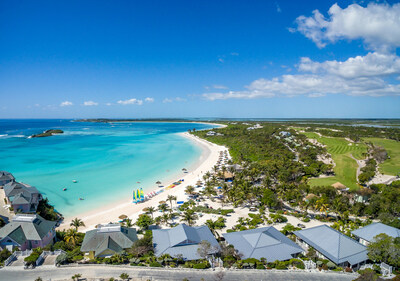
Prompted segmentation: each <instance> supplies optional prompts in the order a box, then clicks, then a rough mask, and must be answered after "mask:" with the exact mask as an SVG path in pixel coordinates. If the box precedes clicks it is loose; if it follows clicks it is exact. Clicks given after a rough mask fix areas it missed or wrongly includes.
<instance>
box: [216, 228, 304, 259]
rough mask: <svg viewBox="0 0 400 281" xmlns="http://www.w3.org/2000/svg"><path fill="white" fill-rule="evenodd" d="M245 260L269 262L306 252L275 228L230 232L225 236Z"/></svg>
mask: <svg viewBox="0 0 400 281" xmlns="http://www.w3.org/2000/svg"><path fill="white" fill-rule="evenodd" d="M223 237H224V238H225V240H226V242H228V243H229V244H231V245H232V246H233V247H234V248H235V249H236V251H237V252H238V253H239V254H241V255H242V258H243V259H248V258H255V259H258V260H259V259H261V258H266V259H267V261H269V262H274V261H276V260H278V261H284V260H290V259H292V258H295V257H296V256H297V255H298V254H300V253H301V252H303V251H304V250H303V249H302V248H301V247H300V246H299V245H297V244H296V243H294V242H293V241H292V240H290V239H289V238H287V237H286V236H285V235H283V234H282V233H281V232H280V231H278V230H276V229H275V228H274V227H272V226H269V227H261V228H257V229H250V230H244V231H239V232H230V233H225V234H223Z"/></svg>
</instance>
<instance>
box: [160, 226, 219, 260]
mask: <svg viewBox="0 0 400 281" xmlns="http://www.w3.org/2000/svg"><path fill="white" fill-rule="evenodd" d="M203 240H205V241H208V242H209V243H210V244H211V246H212V247H214V249H213V250H212V253H215V252H217V251H218V250H219V244H218V242H217V239H215V237H214V235H213V234H212V233H211V231H210V229H209V228H208V227H207V226H205V225H204V226H197V227H191V226H187V225H186V224H180V225H178V226H176V227H174V228H170V229H155V230H153V245H154V253H155V255H156V256H161V255H163V254H169V255H171V256H172V257H176V256H178V255H181V256H182V258H184V259H186V260H197V259H200V258H201V257H200V256H199V254H198V253H197V249H198V248H199V243H200V242H201V241H203ZM215 248H216V249H215Z"/></svg>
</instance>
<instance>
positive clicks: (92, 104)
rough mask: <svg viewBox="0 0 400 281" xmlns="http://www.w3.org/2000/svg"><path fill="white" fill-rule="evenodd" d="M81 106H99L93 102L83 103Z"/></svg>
mask: <svg viewBox="0 0 400 281" xmlns="http://www.w3.org/2000/svg"><path fill="white" fill-rule="evenodd" d="M83 105H84V106H96V105H99V104H98V103H97V102H94V101H85V102H84V103H83Z"/></svg>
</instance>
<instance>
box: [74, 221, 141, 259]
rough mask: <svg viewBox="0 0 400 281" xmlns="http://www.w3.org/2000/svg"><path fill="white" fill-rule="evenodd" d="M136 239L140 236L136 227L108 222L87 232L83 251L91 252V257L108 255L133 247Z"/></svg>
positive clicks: (82, 247)
mask: <svg viewBox="0 0 400 281" xmlns="http://www.w3.org/2000/svg"><path fill="white" fill-rule="evenodd" d="M136 240H138V237H137V234H136V229H135V228H128V227H122V226H120V225H119V224H106V225H101V226H99V227H98V228H96V229H94V230H90V231H88V232H86V234H85V238H84V239H83V242H82V246H81V251H82V252H84V253H86V254H89V258H91V259H94V258H96V257H108V256H112V255H114V254H120V253H122V252H123V251H124V250H125V249H128V248H130V247H132V245H133V243H134V242H135V241H136Z"/></svg>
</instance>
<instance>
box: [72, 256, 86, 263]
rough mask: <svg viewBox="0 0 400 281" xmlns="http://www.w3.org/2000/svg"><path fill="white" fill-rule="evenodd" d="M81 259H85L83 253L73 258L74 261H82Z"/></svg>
mask: <svg viewBox="0 0 400 281" xmlns="http://www.w3.org/2000/svg"><path fill="white" fill-rule="evenodd" d="M80 260H83V256H82V255H77V256H74V257H73V258H72V261H74V262H75V261H80Z"/></svg>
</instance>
